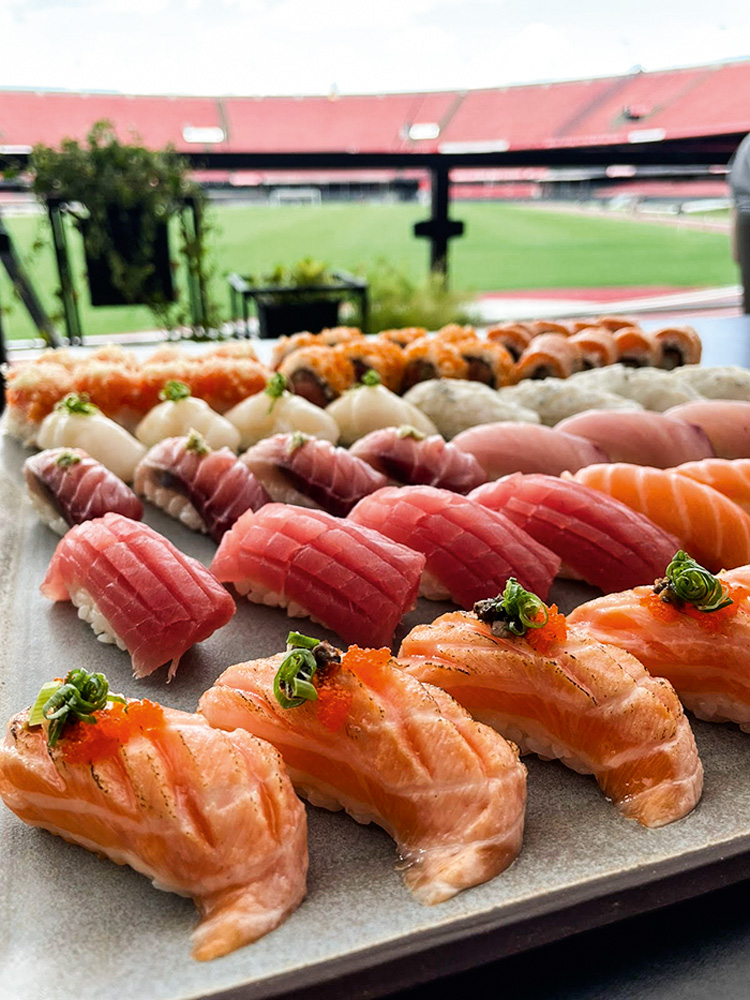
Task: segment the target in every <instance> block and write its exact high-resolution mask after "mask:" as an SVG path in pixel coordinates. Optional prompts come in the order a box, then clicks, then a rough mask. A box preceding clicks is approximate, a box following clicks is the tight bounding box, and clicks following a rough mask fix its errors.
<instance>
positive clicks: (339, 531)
mask: <svg viewBox="0 0 750 1000" xmlns="http://www.w3.org/2000/svg"><path fill="white" fill-rule="evenodd" d="M423 566H424V557H423V556H421V555H419V554H418V553H416V552H414V551H412V550H411V549H409V548H406V546H404V545H397V544H396V543H395V542H392V541H391V540H390V539H389V538H385V537H384V536H383V535H380V534H378V532H376V531H370V530H369V529H368V528H363V527H361V526H360V525H358V524H355V523H353V522H351V521H347V520H341V519H339V518H336V517H333V516H332V515H330V514H326V513H325V512H324V511H320V510H306V509H304V508H300V507H294V506H292V505H290V504H279V503H271V504H266V506H265V507H261V509H260V510H259V511H257V512H256V513H253V512H252V511H247V512H246V513H245V514H243V515H242V516H241V517H240V518H239V520H238V521H237V522H236V524H235V525H234V527H233V528H232V529H231V530H230V531H228V532H227V533H226V535H224V538H223V539H222V540H221V544H220V545H219V548H218V551H217V553H216V555H215V556H214V559H213V562H212V563H211V571H212V573H214V574H215V576H216V577H217V579H219V580H221V581H222V582H223V583H233V584H235V585H236V587H237V589H238V590H241V591H243V592H244V591H245V589H247V590H248V591H249V593H248V597H249V599H250V600H254V601H256V602H262V603H276V604H281V605H282V606H284V607H286V606H287V605H289V604H295V605H298V606H299V607H301V608H302V609H304V610H305V611H306V612H307V613H308V614H309V615H310V616H311V617H312V618H315V619H316V620H317V621H319V622H321V623H322V624H323V625H325V627H326V628H329V629H331V631H333V632H336V634H337V635H339V636H340V637H341V639H342V640H343V641H344V642H346V643H359V644H360V645H364V646H387V645H389V644H390V643H391V642H392V640H393V633H394V632H395V630H396V626H397V625H398V624H399V622H400V621H401V618H402V617H403V616H404V615H405V614H406V612H407V611H410V610H411V609H412V608H413V607H414V605H415V603H416V599H417V590H418V588H419V579H420V575H421V573H422V567H423Z"/></svg>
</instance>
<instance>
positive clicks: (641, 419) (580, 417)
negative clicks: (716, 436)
mask: <svg viewBox="0 0 750 1000" xmlns="http://www.w3.org/2000/svg"><path fill="white" fill-rule="evenodd" d="M686 419H687V418H686ZM555 430H558V431H565V432H566V433H567V434H577V435H578V436H579V437H583V438H587V439H588V440H589V441H592V442H593V443H594V444H596V445H598V446H599V447H600V448H601V449H602V451H603V452H604V453H605V454H606V455H607V456H608V458H609V460H610V462H632V463H633V464H634V465H651V466H653V467H654V468H657V469H670V468H672V466H673V465H680V464H681V463H682V462H697V461H700V459H702V458H713V456H714V450H713V448H712V447H711V442H710V441H709V440H708V437H707V436H706V433H705V432H704V431H703V430H701V428H700V427H695V426H693V425H692V424H690V423H686V422H685V420H680V419H675V417H671V416H667V414H664V413H644V412H640V411H638V410H625V411H617V412H615V413H613V412H610V411H609V410H586V411H584V412H583V413H577V414H576V415H575V416H572V417H568V418H567V419H566V420H561V421H560V423H559V424H557V425H556V426H555Z"/></svg>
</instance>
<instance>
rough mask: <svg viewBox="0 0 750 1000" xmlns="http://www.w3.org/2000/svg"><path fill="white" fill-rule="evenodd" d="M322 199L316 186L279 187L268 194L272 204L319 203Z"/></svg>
mask: <svg viewBox="0 0 750 1000" xmlns="http://www.w3.org/2000/svg"><path fill="white" fill-rule="evenodd" d="M322 200H323V199H322V196H321V193H320V188H316V187H277V188H274V189H273V190H272V191H271V193H270V194H269V196H268V202H269V204H271V205H319V204H320V203H321V201H322Z"/></svg>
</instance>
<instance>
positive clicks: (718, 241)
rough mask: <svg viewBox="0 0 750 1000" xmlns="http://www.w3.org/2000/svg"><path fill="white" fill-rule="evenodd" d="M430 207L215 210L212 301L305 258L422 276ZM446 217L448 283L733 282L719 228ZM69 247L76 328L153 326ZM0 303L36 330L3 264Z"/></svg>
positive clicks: (22, 240) (513, 214)
mask: <svg viewBox="0 0 750 1000" xmlns="http://www.w3.org/2000/svg"><path fill="white" fill-rule="evenodd" d="M428 214H429V213H428V210H427V209H426V208H424V207H423V206H419V205H416V204H405V205H404V204H397V205H375V204H328V205H326V204H324V205H313V206H307V205H304V206H303V205H287V206H279V207H270V206H257V207H237V206H221V207H215V208H212V209H211V216H212V218H213V222H214V230H213V233H212V235H211V248H212V258H213V264H214V268H215V277H214V280H213V294H214V297H215V299H216V300H217V301H218V303H219V304H220V306H221V307H222V309H223V310H225V311H226V317H227V318H229V315H228V293H227V286H226V275H227V274H228V273H230V272H231V271H239V272H240V273H241V274H253V273H255V274H258V273H260V274H262V273H263V272H264V271H266V270H269V269H270V268H272V267H273V266H274V265H276V264H278V263H287V264H291V263H294V261H296V260H297V259H299V258H300V257H303V256H312V257H316V258H319V259H321V260H325V261H328V262H329V263H331V264H333V265H335V266H337V267H342V268H346V269H349V270H358V269H360V270H361V269H364V270H367V269H368V268H371V267H373V266H374V265H375V263H376V262H377V261H378V260H379V259H386V260H388V261H389V262H390V263H391V264H393V265H395V266H396V267H398V268H399V269H400V270H402V271H403V272H405V273H406V274H407V275H409V276H410V277H411V278H412V279H413V280H415V281H420V280H422V279H423V278H424V277H425V276H426V274H427V268H428V260H429V244H428V242H427V241H426V240H418V239H415V238H414V236H413V235H412V229H413V225H414V223H415V222H416V221H418V220H420V219H424V218H426V217H427V215H428ZM452 217H453V218H455V219H461V220H463V221H464V223H465V225H466V233H465V235H464V237H463V238H461V239H456V240H453V241H452V244H451V250H450V277H451V284H452V286H453V287H454V288H460V289H466V290H469V291H473V292H492V291H505V290H512V289H515V288H520V289H532V288H539V289H541V288H594V287H612V286H630V285H633V286H641V287H643V286H665V285H674V286H684V287H696V286H707V287H708V286H713V285H722V284H732V283H735V282H736V281H737V272H736V269H735V265H734V264H733V262H732V260H731V257H730V253H729V241H728V237H727V236H726V235H725V234H723V233H715V232H704V231H701V230H695V229H679V228H674V227H671V226H667V225H661V224H658V223H652V222H640V221H634V220H630V219H627V218H622V217H618V218H612V219H608V218H602V217H600V216H593V215H592V216H588V215H586V214H580V215H579V214H572V213H568V212H556V211H554V210H553V209H547V208H540V207H527V206H520V205H505V204H496V203H456V204H454V206H453V209H452ZM6 225H7V228H8V230H9V231H10V233H11V235H12V237H13V239H14V241H15V242H16V244H17V247H18V249H19V251H20V253H21V254H22V255H26V254H28V252H29V250H30V247H31V244H32V242H33V240H34V238H35V236H36V235H37V233H38V232H40V227H41V231H44V229H43V227H45V226H46V222H45V220H43V219H41V218H28V217H26V218H9V219H7V220H6ZM70 245H71V248H72V249H73V251H74V264H75V267H74V271H75V274H76V276H77V277H78V279H79V291H80V292H81V297H80V303H79V306H80V313H81V319H82V324H83V329H84V333H115V332H121V331H126V330H141V329H151V328H152V327H153V319H152V317H151V315H150V313H149V312H148V310H146V309H142V308H135V307H133V308H130V307H122V308H115V309H112V308H99V309H92V308H91V307H90V306H89V304H88V297H87V294H86V292H85V283H84V282H83V280H81V276H82V273H83V264H82V258H81V253H80V245H79V238H78V237H77V235H75V234H72V235H71V237H70ZM29 274H30V276H31V278H32V280H33V282H34V285H35V287H36V288H37V290H38V292H39V294H40V295H41V298H42V300H43V302H44V303H45V305H46V307H47V308H48V309H49V310H50V312H51V313H52V314H55V313H59V303H58V301H57V299H56V298H55V288H56V287H57V278H56V271H55V266H54V259H53V256H52V252H51V250H49V251H45V252H42V253H41V254H39V255H38V256H37V257H36V259H35V260H34V262H33V264H32V265H31V266H30V267H29ZM0 305H2V306H3V307H6V310H9V311H4V312H3V317H2V320H3V324H4V328H5V332H6V336H7V337H9V338H16V337H29V336H33V335H34V329H33V327H32V324H31V322H30V320H29V319H28V316H26V314H25V311H24V310H23V308H22V307H21V306H20V305H19V304H18V303H15V302H14V300H13V296H12V292H11V290H10V287H9V282H8V280H7V276H6V275H5V272H4V271H3V270H2V269H0Z"/></svg>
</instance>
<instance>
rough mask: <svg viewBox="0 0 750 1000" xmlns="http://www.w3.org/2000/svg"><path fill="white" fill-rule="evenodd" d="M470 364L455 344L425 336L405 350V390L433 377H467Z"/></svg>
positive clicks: (403, 387) (403, 380)
mask: <svg viewBox="0 0 750 1000" xmlns="http://www.w3.org/2000/svg"><path fill="white" fill-rule="evenodd" d="M468 372H469V366H468V364H467V362H466V361H465V360H464V358H463V357H462V356H461V352H460V351H459V349H458V348H457V347H456V345H455V344H451V343H446V342H445V341H440V340H435V339H434V338H433V337H424V338H423V339H422V340H415V341H413V343H411V344H409V346H408V347H407V348H406V349H405V350H404V373H403V378H402V383H401V387H402V389H403V390H404V391H406V390H407V389H410V388H411V387H412V386H413V385H416V384H417V382H424V381H426V380H427V379H432V378H467V377H468Z"/></svg>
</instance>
